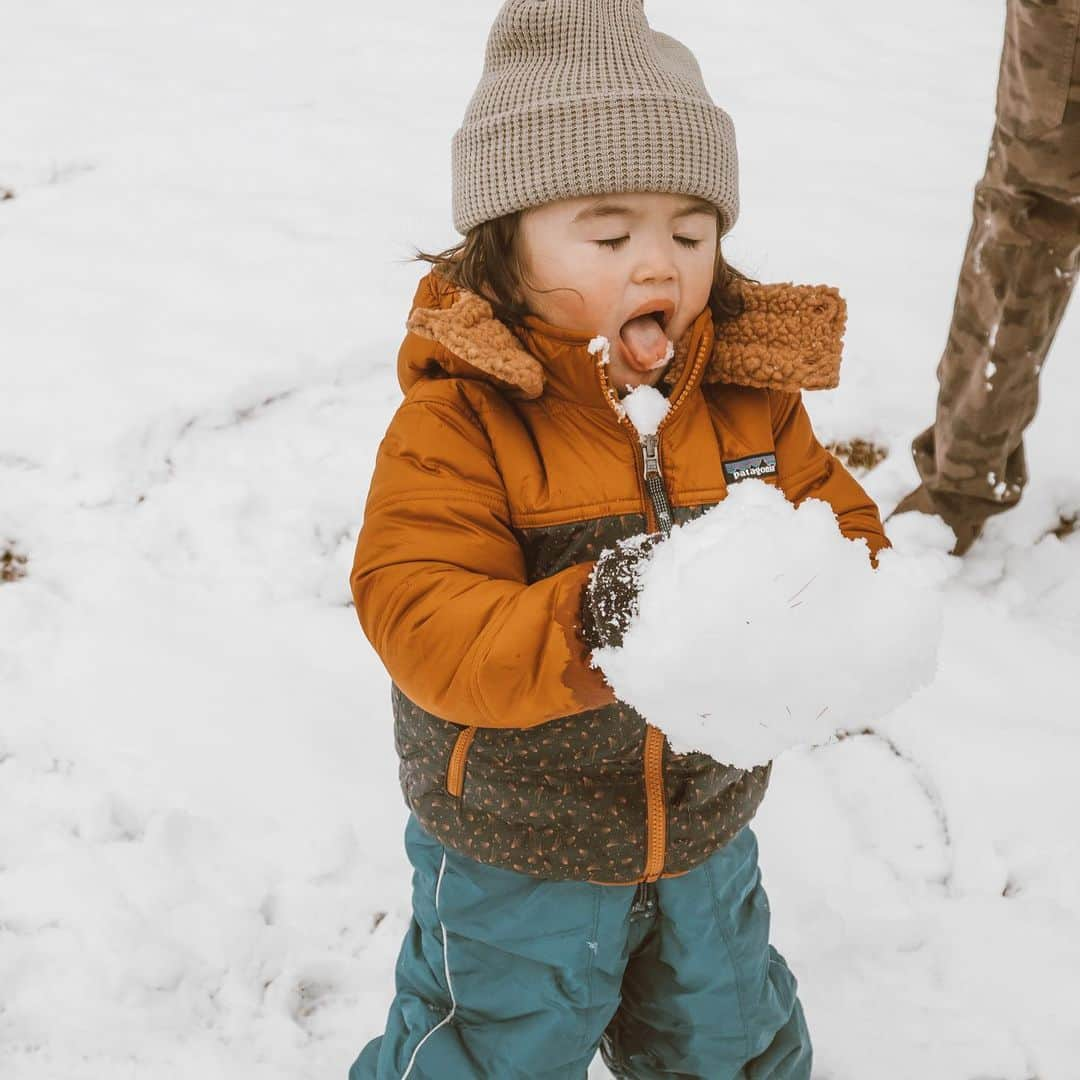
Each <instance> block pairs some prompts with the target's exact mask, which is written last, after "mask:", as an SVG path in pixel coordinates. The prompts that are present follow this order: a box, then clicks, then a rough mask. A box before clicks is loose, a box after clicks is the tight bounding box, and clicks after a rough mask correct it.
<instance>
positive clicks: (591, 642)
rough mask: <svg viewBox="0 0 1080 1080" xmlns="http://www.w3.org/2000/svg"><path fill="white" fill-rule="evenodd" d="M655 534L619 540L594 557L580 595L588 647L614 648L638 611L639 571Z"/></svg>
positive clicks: (652, 545) (582, 623) (650, 550)
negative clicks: (613, 545) (591, 567)
mask: <svg viewBox="0 0 1080 1080" xmlns="http://www.w3.org/2000/svg"><path fill="white" fill-rule="evenodd" d="M659 540H660V534H659V533H650V534H649V535H647V536H635V537H632V538H631V539H630V540H620V541H619V542H618V543H617V544H616V545H615V547H614V548H607V549H606V550H604V551H603V552H601V554H600V558H599V559H597V560H596V565H595V566H594V567H593V572H592V574H591V576H590V577H589V583H588V585H587V586H586V587H585V590H584V592H583V593H582V598H581V636H582V638H583V639H584V640H585V643H586V644H587V645H588V646H589V648H590V649H600V648H603V647H604V646H608V645H611V646H615V647H618V646H620V645H622V643H623V635H624V634H625V633H626V630H627V628H628V627H629V626H630V623H631V622H632V621H633V619H634V616H635V615H637V612H638V592H639V591H640V589H641V573H642V571H643V570H644V569H645V566H646V565H647V564H648V561H649V556H650V555H651V554H652V550H653V548H654V547H656V544H657V542H658V541H659Z"/></svg>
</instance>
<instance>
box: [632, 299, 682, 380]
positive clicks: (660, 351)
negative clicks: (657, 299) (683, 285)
mask: <svg viewBox="0 0 1080 1080" xmlns="http://www.w3.org/2000/svg"><path fill="white" fill-rule="evenodd" d="M674 314H675V307H674V305H673V304H658V305H656V306H655V307H653V306H643V307H642V308H641V309H639V310H638V311H636V312H634V314H633V315H632V316H631V317H630V318H629V319H627V320H626V322H624V323H623V325H622V329H621V330H620V331H619V337H620V338H621V339H622V343H623V348H624V351H625V352H626V355H627V358H628V360H629V362H630V364H631V366H632V367H635V368H637V369H638V370H639V371H651V370H653V369H654V368H658V367H660V365H661V364H665V363H667V361H668V360H670V359H671V342H670V341H669V340H668V336H667V327H668V324H669V323H670V322H671V319H672V317H673V316H674Z"/></svg>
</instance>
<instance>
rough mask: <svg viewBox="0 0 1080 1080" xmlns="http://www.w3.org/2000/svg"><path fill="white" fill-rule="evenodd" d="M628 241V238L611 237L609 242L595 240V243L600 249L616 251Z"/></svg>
mask: <svg viewBox="0 0 1080 1080" xmlns="http://www.w3.org/2000/svg"><path fill="white" fill-rule="evenodd" d="M629 239H630V237H629V236H613V237H611V239H609V240H597V241H596V242H597V243H598V244H599V245H600V246H601V247H606V248H611V250H612V251H618V250H619V248H621V247H622V246H623V244H625V243H626V241H627V240H629Z"/></svg>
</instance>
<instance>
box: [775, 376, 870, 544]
mask: <svg viewBox="0 0 1080 1080" xmlns="http://www.w3.org/2000/svg"><path fill="white" fill-rule="evenodd" d="M770 398H771V400H772V424H773V440H774V443H775V446H776V462H777V468H778V470H779V475H778V478H777V479H778V482H779V485H780V488H781V489H782V490H783V492H784V494H785V495H786V496H787V497H788V499H790V500H791V501H792V502H793V503H795V504H796V505H798V504H799V503H801V502H802V501H803V500H804V499H809V498H813V499H821V500H823V501H824V502H827V503H829V504H830V505H831V506H832V508H833V511H834V512H835V514H836V519H837V521H838V522H839V524H840V531H841V532H842V533H843V534H844V535H845V536H846V537H847V538H848V539H849V540H856V539H863V540H865V541H866V543H867V545H868V546H869V548H870V557H871V559H873V560H874V561H875V563H876V557H877V553H878V552H879V551H881V549H882V548H886V547H889V540H888V537H886V535H885V530H884V528H883V527H882V524H881V517H880V515H879V514H878V508H877V505H876V504H875V502H874V500H873V499H871V498H870V496H869V495H867V494H866V492H865V491H863V489H862V487H861V485H860V484H859V483H858V481H857V480H856V479H855V478H854V477H853V476H852V475H851V473H849V472H848V471H847V469H845V468H844V466H843V465H842V464H841V463H840V462H839V461H838V460H837V459H836V458H835V457H834V456H833V455H832V454H830V453H829V451H828V450H826V449H825V447H823V446H822V445H821V443H819V442H818V440H817V438H816V436H815V435H814V430H813V428H812V427H811V425H810V417H809V415H808V414H807V412H806V406H805V405H804V404H803V401H802V395H801V394H798V393H795V394H791V393H781V392H777V391H770Z"/></svg>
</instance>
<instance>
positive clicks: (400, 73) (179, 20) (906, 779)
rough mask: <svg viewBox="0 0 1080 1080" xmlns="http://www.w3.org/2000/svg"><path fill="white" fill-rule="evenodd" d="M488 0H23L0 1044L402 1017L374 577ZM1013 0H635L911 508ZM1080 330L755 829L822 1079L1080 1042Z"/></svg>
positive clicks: (323, 1061)
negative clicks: (691, 65) (883, 685)
mask: <svg viewBox="0 0 1080 1080" xmlns="http://www.w3.org/2000/svg"><path fill="white" fill-rule="evenodd" d="M496 7H497V5H496V4H495V3H494V2H490V0H489V2H484V3H475V4H466V5H463V4H456V5H448V4H445V3H438V2H436V0H414V2H413V3H410V4H383V5H370V4H357V3H355V2H353V3H344V2H341V0H312V2H309V3H303V4H301V3H299V2H298V0H292V2H288V0H279V2H274V3H256V2H255V0H215V2H214V3H210V2H208V0H193V2H191V3H188V4H181V5H161V4H146V3H138V2H135V0H103V2H101V3H97V4H83V3H76V2H74V0H36V2H34V3H32V4H31V3H15V4H11V5H7V6H6V8H5V11H4V14H3V18H2V32H0V133H2V135H0V189H6V190H9V191H11V192H13V193H14V197H13V198H7V199H4V200H3V201H0V553H2V552H3V551H4V550H7V551H9V552H10V556H9V558H8V561H7V563H6V564H3V565H2V566H0V569H2V570H3V571H4V572H5V574H6V576H8V577H18V576H19V575H20V574H24V576H22V577H21V579H20V580H15V581H10V582H7V583H3V584H0V1075H2V1076H3V1077H4V1078H5V1080H61V1078H63V1080H103V1078H105V1077H108V1078H109V1080H129V1078H139V1080H143V1078H152V1080H174V1078H183V1080H196V1078H198V1080H214V1078H229V1080H256V1078H258V1080H271V1078H289V1080H309V1078H310V1080H314V1078H319V1080H325V1078H328V1077H340V1078H342V1080H343V1078H344V1076H345V1073H346V1070H347V1067H348V1064H349V1063H350V1061H351V1060H352V1058H353V1056H354V1055H355V1053H356V1052H357V1050H358V1049H359V1047H360V1046H361V1045H362V1044H363V1043H364V1042H365V1041H366V1040H367V1039H368V1038H370V1037H371V1036H373V1035H374V1034H376V1033H377V1032H378V1031H379V1030H380V1029H381V1026H382V1022H383V1018H384V1015H385V1010H386V1007H387V1005H388V1002H389V1000H390V996H391V993H392V988H393V980H392V965H393V960H394V956H395V954H396V952H397V948H398V944H399V941H400V938H401V935H402V933H403V930H404V928H405V925H406V921H407V918H408V898H409V893H408V878H409V875H408V871H407V866H406V863H405V860H404V856H403V853H402V847H401V830H402V827H403V824H404V817H405V814H404V807H403V804H402V800H401V797H400V793H399V790H398V787H397V780H396V761H395V757H394V751H393V744H392V734H391V723H390V716H389V694H388V682H387V678H386V676H385V674H384V673H383V671H382V668H381V666H380V665H379V663H378V661H377V659H376V658H375V656H374V655H373V653H372V652H371V650H370V649H369V647H368V645H367V643H366V641H365V640H364V637H363V635H362V633H361V632H360V629H359V627H358V626H357V624H356V619H355V616H354V613H353V611H352V609H351V607H350V601H349V595H348V589H347V581H346V579H347V572H348V567H349V564H350V559H351V554H352V546H353V542H354V537H355V533H356V530H357V528H358V526H359V523H360V518H361V513H362V507H363V500H364V497H365V494H366V490H367V483H368V478H369V473H370V468H371V462H372V457H373V453H374V450H375V447H376V445H377V443H378V440H379V438H380V436H381V434H382V432H383V430H384V428H385V425H386V423H387V421H388V418H389V416H390V415H391V412H392V410H393V409H394V407H395V404H396V402H397V401H398V399H399V397H400V392H399V390H398V388H397V384H396V379H395V375H394V360H395V355H396V349H397V346H398V344H399V341H400V338H401V334H402V327H403V322H404V319H405V316H406V314H407V308H408V304H409V300H410V298H411V296H412V291H413V288H414V286H415V282H416V279H417V275H418V272H419V271H418V270H417V268H416V267H415V266H414V265H411V264H409V262H408V261H407V259H408V255H409V252H410V246H411V245H423V246H425V247H428V248H429V249H430V248H433V247H436V248H437V247H442V246H444V245H445V244H447V243H449V242H450V241H451V240H452V239H453V234H452V232H451V229H450V214H449V141H450V136H451V134H452V132H453V130H454V128H455V127H456V126H457V124H458V123H459V121H460V118H461V115H462V112H463V109H464V106H465V102H466V100H467V97H468V95H469V94H470V93H471V90H472V87H473V85H474V84H475V81H476V79H477V77H478V74H479V70H480V64H481V58H482V51H483V45H484V39H485V36H486V31H487V27H488V25H489V23H490V20H491V17H492V15H493V13H494V11H495V9H496ZM1003 8H1004V4H1003V3H1001V2H1000V0H998V2H995V3H988V2H987V0H951V2H950V3H948V4H943V3H940V2H939V0H909V2H908V3H906V4H903V5H876V6H875V7H874V10H873V14H872V16H869V17H868V13H867V9H866V5H865V4H860V3H857V2H856V0H822V2H821V3H818V4H814V5H807V4H803V3H798V2H796V0H779V2H776V3H771V4H748V3H745V2H741V0H708V2H706V0H666V2H665V3H660V2H659V0H653V2H652V3H651V4H650V5H649V8H648V10H649V11H650V14H651V17H652V20H653V22H654V24H655V25H656V26H657V27H658V28H660V29H663V30H666V31H668V32H670V33H673V34H675V35H677V36H679V37H681V38H683V39H684V40H686V41H688V42H689V43H690V44H692V46H693V47H694V49H695V50H696V51H697V53H698V55H699V58H700V60H701V62H702V67H703V69H704V71H705V73H706V78H707V81H708V84H709V86H710V89H711V90H712V92H713V94H714V96H715V97H716V99H717V100H718V101H719V102H720V103H722V104H723V105H725V106H726V107H727V108H728V109H729V110H730V112H731V113H732V115H733V117H734V119H735V123H736V128H737V131H738V136H739V145H740V151H741V158H742V190H743V211H742V218H741V220H740V222H739V224H738V226H737V228H736V230H735V232H734V234H733V236H732V237H731V240H730V242H729V243H728V245H727V253H728V255H729V257H730V258H731V260H732V261H733V262H734V263H735V264H736V265H737V266H739V267H740V268H742V269H743V270H745V271H747V272H748V273H750V274H752V275H753V276H755V277H757V278H759V279H761V280H766V281H779V280H795V281H803V282H825V283H828V284H833V285H836V286H838V287H840V289H841V290H842V291H843V292H844V294H845V295H846V297H847V299H848V301H849V304H850V312H851V316H850V326H849V332H848V339H847V351H846V360H845V369H844V378H843V385H842V387H841V389H840V390H839V391H836V392H833V393H830V394H827V395H816V396H812V397H811V398H810V400H809V407H810V409H811V411H812V414H813V416H814V419H815V423H816V424H817V426H818V429H819V433H820V434H821V435H822V437H823V438H825V439H828V440H850V439H853V438H868V439H872V440H874V441H876V442H877V443H879V444H881V445H883V446H886V447H887V448H888V449H889V451H890V456H889V457H888V459H887V460H886V461H885V462H884V463H883V464H881V465H880V466H879V467H878V468H876V469H875V470H874V471H873V472H871V473H870V474H869V476H868V477H867V478H866V481H865V482H866V484H867V486H868V488H869V490H870V491H871V493H872V494H873V495H874V496H875V497H876V498H877V499H878V501H879V502H880V504H881V506H882V508H883V510H885V511H888V510H889V509H891V507H892V506H893V505H894V504H895V502H896V501H897V500H898V499H899V497H900V496H901V495H902V494H903V493H904V492H905V491H906V490H908V489H909V488H910V486H911V485H912V483H913V479H914V471H913V468H912V466H911V464H910V459H909V454H908V451H907V444H908V442H909V440H910V439H911V437H912V435H913V434H914V433H915V432H916V431H917V430H919V429H920V428H921V427H922V426H924V425H925V423H926V422H927V421H928V420H929V418H930V417H931V415H932V410H933V402H934V394H935V389H936V383H935V379H934V369H935V366H936V363H937V360H938V356H939V354H940V350H941V346H942V344H943V342H944V339H945V332H946V327H947V323H948V317H949V313H950V310H951V306H952V299H953V289H954V284H955V275H956V272H957V269H958V267H959V263H960V257H961V254H962V249H963V243H964V239H965V237H966V234H967V229H968V223H969V216H970V201H971V189H972V186H973V184H974V182H975V180H976V179H977V178H978V176H979V175H980V173H981V170H982V164H983V159H984V155H985V149H986V146H987V142H988V138H989V134H990V127H991V122H992V104H993V88H994V80H995V77H996V69H997V61H998V52H999V49H1000V39H1001V29H1002V21H1003ZM1078 351H1080V324H1078V323H1077V321H1076V318H1075V317H1071V318H1068V319H1067V320H1066V323H1065V325H1064V327H1063V329H1062V332H1061V334H1060V335H1059V340H1058V343H1057V347H1056V349H1055V352H1054V354H1053V355H1052V362H1051V363H1050V365H1049V366H1048V368H1047V371H1046V374H1045V377H1044V383H1043V390H1044V401H1043V406H1042V409H1041V412H1040V415H1039V417H1038V419H1037V421H1036V424H1035V426H1034V428H1033V430H1032V431H1031V434H1030V438H1029V440H1028V449H1029V457H1030V466H1031V472H1032V475H1033V482H1032V485H1031V488H1030V490H1029V493H1028V494H1027V495H1026V497H1025V500H1024V503H1023V504H1022V506H1021V507H1020V508H1019V509H1018V510H1017V511H1016V512H1014V513H1012V514H1010V515H1007V516H1006V517H1004V518H1001V519H998V520H996V521H995V522H993V524H992V525H991V527H990V530H989V533H988V536H987V538H986V540H985V541H984V542H982V543H981V544H980V545H979V546H978V547H977V548H976V549H975V550H974V552H973V553H972V554H971V555H970V556H969V557H968V558H966V559H965V560H964V561H963V562H962V563H959V562H956V561H955V560H948V561H949V562H952V563H955V565H953V566H952V567H950V574H949V577H948V580H947V582H946V583H945V584H944V585H943V589H944V591H945V637H944V645H943V650H942V653H941V664H940V670H939V674H938V677H937V678H936V680H935V681H934V682H933V684H932V685H930V686H929V687H928V688H926V689H925V690H923V691H921V692H920V693H919V694H918V695H917V696H916V697H915V698H914V699H913V700H912V701H910V702H909V703H908V704H907V705H905V706H904V707H902V708H901V709H900V710H898V711H896V712H894V713H893V714H892V715H890V716H889V717H888V718H887V719H886V720H884V721H882V722H880V723H878V724H876V725H875V731H874V732H873V733H868V734H865V735H861V736H858V737H852V738H848V739H845V740H843V741H840V742H837V743H834V744H833V745H831V746H828V747H826V748H823V749H819V750H815V751H812V752H811V751H796V752H792V753H790V754H787V755H785V756H784V757H782V758H781V759H780V760H779V761H778V763H777V765H776V770H775V775H774V780H773V785H772V789H771V793H770V795H769V797H768V798H767V799H766V802H765V805H764V807H763V810H762V812H761V814H760V816H759V818H758V821H757V830H758V835H759V837H760V840H761V850H762V864H763V872H764V875H765V881H766V886H767V888H768V889H769V892H770V896H771V900H772V906H773V910H774V931H775V940H776V942H777V945H778V947H779V948H780V950H781V951H782V952H783V953H784V954H785V955H786V956H787V958H788V960H789V961H790V963H791V966H792V968H793V969H794V971H795V972H796V973H797V975H798V977H799V979H800V982H801V986H802V995H803V1000H804V1002H805V1005H806V1009H807V1013H808V1016H809V1020H810V1023H811V1027H812V1029H813V1032H814V1036H815V1041H816V1051H817V1068H816V1074H815V1075H816V1076H817V1077H819V1078H820V1080H1036V1078H1037V1080H1076V1078H1077V1077H1080V1064H1078V1063H1080V1023H1078V1021H1077V1017H1076V1009H1075V1001H1076V993H1077V982H1078V979H1077V972H1078V971H1080V861H1078V860H1077V857H1076V851H1077V846H1076V828H1077V821H1078V820H1080V788H1078V785H1077V783H1076V779H1075V776H1076V767H1077V762H1078V751H1080V715H1078V714H1080V706H1078V701H1077V689H1076V687H1077V681H1078V673H1077V672H1078V665H1077V657H1078V651H1080V534H1074V535H1072V536H1071V537H1067V538H1064V539H1058V538H1056V537H1054V536H1047V535H1046V534H1047V532H1048V530H1049V529H1050V528H1051V527H1052V526H1054V525H1055V524H1057V522H1058V520H1059V514H1061V513H1062V512H1075V511H1076V510H1077V509H1080V475H1078V472H1077V467H1076V462H1077V458H1078V450H1080V434H1078V432H1077V425H1076V422H1075V416H1074V410H1075V402H1076V401H1077V400H1078V395H1080V365H1078V364H1077V362H1076V358H1077V354H1078ZM893 533H894V537H895V538H896V539H897V541H898V545H899V546H902V547H904V548H905V549H906V550H910V551H912V552H920V551H922V552H924V553H925V558H926V559H927V560H934V559H936V560H939V561H942V562H943V561H945V559H944V556H943V555H942V554H941V548H942V544H943V538H942V536H941V534H940V533H937V532H935V530H934V529H932V528H920V527H918V523H915V525H906V526H905V527H904V528H896V529H894V530H893ZM946 546H947V545H946ZM22 559H25V564H23V563H22V561H21V560H22ZM850 633H851V635H852V636H853V637H857V636H858V635H859V633H860V628H859V626H857V625H853V626H851V628H850ZM846 646H847V643H846V642H845V640H843V639H840V640H837V641H836V642H835V653H836V662H837V663H838V664H843V663H844V660H845V649H846ZM893 660H894V662H895V664H897V665H903V664H905V662H906V661H907V658H906V657H905V655H904V653H903V652H902V651H899V652H897V654H896V655H895V656H894V657H893ZM717 693H718V695H719V696H720V697H721V698H722V695H723V686H722V685H720V686H719V687H718V690H717ZM1069 1001H1073V1002H1074V1004H1073V1005H1071V1006H1070V1005H1069V1004H1068V1002H1069ZM602 1075H603V1071H602V1069H601V1068H600V1066H599V1065H597V1066H596V1067H595V1070H594V1073H593V1076H594V1080H595V1078H596V1077H600V1076H602Z"/></svg>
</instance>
